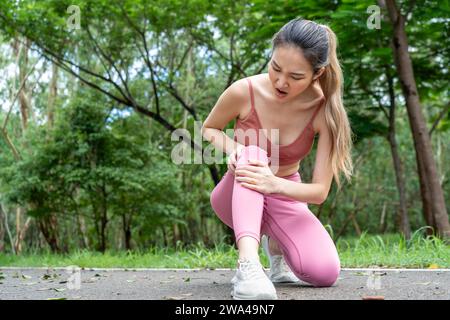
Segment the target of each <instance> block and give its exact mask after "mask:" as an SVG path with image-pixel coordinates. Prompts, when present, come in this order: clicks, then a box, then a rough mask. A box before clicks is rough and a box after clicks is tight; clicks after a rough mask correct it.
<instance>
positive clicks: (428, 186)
mask: <svg viewBox="0 0 450 320" xmlns="http://www.w3.org/2000/svg"><path fill="white" fill-rule="evenodd" d="M386 8H387V11H388V13H389V18H390V20H391V23H392V26H393V32H394V34H393V40H392V46H393V51H394V60H395V64H396V67H397V70H398V74H399V79H400V83H401V87H402V91H403V95H404V97H405V101H406V107H407V111H408V117H409V123H410V126H411V130H412V135H413V140H414V147H415V150H416V158H417V162H418V169H419V178H420V180H421V182H422V183H421V188H424V189H422V191H425V193H424V192H422V201H423V204H424V213H425V216H426V217H427V216H429V215H431V216H432V217H433V218H434V220H435V222H436V228H437V230H436V231H437V233H438V235H439V236H441V237H443V238H444V239H445V240H448V239H449V238H450V224H449V221H448V213H447V209H446V207H445V200H444V193H443V191H442V187H441V184H440V181H439V177H438V174H437V169H436V162H435V160H434V158H433V150H432V147H431V139H430V135H429V133H428V129H427V126H426V122H425V118H424V115H423V113H422V110H421V105H420V101H419V95H418V92H417V87H416V82H415V79H414V72H413V67H412V62H411V58H410V56H409V52H408V39H407V36H406V31H405V17H404V16H403V15H402V14H401V13H400V12H399V10H398V8H397V5H396V3H395V1H394V0H386ZM422 170H423V172H421V171H422ZM428 210H430V211H431V213H430V212H428Z"/></svg>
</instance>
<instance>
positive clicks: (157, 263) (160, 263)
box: [0, 232, 450, 269]
mask: <svg viewBox="0 0 450 320" xmlns="http://www.w3.org/2000/svg"><path fill="white" fill-rule="evenodd" d="M336 245H337V248H338V252H339V256H340V258H341V266H342V267H344V268H354V267H374V266H379V267H385V268H400V267H401V268H450V246H448V245H446V244H445V243H444V242H443V241H442V240H440V239H439V238H436V237H423V236H422V235H421V234H420V233H419V232H416V233H415V234H414V235H413V237H412V238H411V240H409V241H406V240H405V239H404V238H403V237H402V236H400V235H398V234H391V235H383V236H379V235H368V234H366V233H363V234H362V236H361V237H360V238H342V239H339V240H338V242H337V244H336ZM260 256H261V262H262V263H263V265H264V266H268V260H267V257H266V256H265V255H264V253H263V252H262V251H261V255H260ZM236 260H237V251H236V250H235V248H234V247H233V246H230V245H226V244H218V245H216V246H215V247H214V248H212V249H206V248H204V247H203V246H202V245H201V244H197V245H194V246H189V247H184V246H182V245H180V246H179V247H177V249H164V248H150V249H148V250H146V251H145V252H142V251H139V250H137V251H127V252H125V251H121V252H112V251H108V252H106V253H104V254H102V253H99V252H93V251H85V250H79V251H75V252H72V253H70V254H65V255H56V254H52V253H48V252H47V253H26V254H23V255H20V256H14V255H6V254H0V266H1V267H66V266H70V265H76V266H79V267H82V268H83V267H84V268H92V267H97V268H114V267H121V268H131V269H132V268H234V267H235V265H236Z"/></svg>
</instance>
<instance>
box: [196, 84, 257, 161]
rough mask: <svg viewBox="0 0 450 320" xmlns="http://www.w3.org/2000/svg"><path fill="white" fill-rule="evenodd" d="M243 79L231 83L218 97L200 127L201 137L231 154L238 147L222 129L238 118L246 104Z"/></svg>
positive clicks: (246, 94) (246, 98)
mask: <svg viewBox="0 0 450 320" xmlns="http://www.w3.org/2000/svg"><path fill="white" fill-rule="evenodd" d="M244 80H245V79H241V80H237V81H236V82H234V83H232V84H231V85H230V86H229V87H228V88H227V89H226V90H225V91H224V92H223V93H222V94H221V96H220V97H219V99H218V100H217V103H216V105H215V106H214V108H213V109H212V110H211V112H210V113H209V115H208V117H207V118H206V120H205V121H204V122H203V126H202V130H201V131H202V136H203V137H204V138H205V139H206V140H208V141H209V142H211V143H212V144H213V145H214V146H215V147H216V148H217V149H219V150H222V151H223V152H225V153H226V154H228V155H229V154H231V153H232V152H233V151H234V150H236V148H237V147H238V146H239V145H240V144H239V143H238V142H236V141H234V140H233V139H231V138H230V137H229V136H227V135H226V134H225V132H224V131H223V128H225V126H226V125H227V124H228V123H229V122H230V121H231V120H233V119H235V118H236V117H238V116H239V115H240V113H241V110H242V109H243V107H244V106H245V104H246V103H249V102H248V99H249V98H248V90H247V85H246V83H244Z"/></svg>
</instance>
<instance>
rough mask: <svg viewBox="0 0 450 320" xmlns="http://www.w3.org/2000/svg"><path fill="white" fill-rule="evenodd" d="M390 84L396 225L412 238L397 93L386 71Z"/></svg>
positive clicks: (390, 127) (405, 235)
mask: <svg viewBox="0 0 450 320" xmlns="http://www.w3.org/2000/svg"><path fill="white" fill-rule="evenodd" d="M386 76H387V78H388V85H389V98H390V108H389V134H388V141H389V145H390V147H391V153H392V160H393V162H394V172H395V181H396V183H397V189H398V194H399V201H400V203H399V208H398V211H397V215H396V226H397V228H398V230H399V231H400V232H401V233H402V234H403V235H404V237H405V239H407V240H409V239H410V238H411V227H410V224H409V218H408V210H407V208H406V190H405V178H404V174H403V166H402V162H401V160H400V155H399V153H398V148H397V140H396V133H395V132H396V131H395V108H396V105H395V93H394V83H393V79H392V77H391V75H390V74H389V73H388V72H386Z"/></svg>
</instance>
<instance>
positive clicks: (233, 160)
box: [227, 144, 245, 174]
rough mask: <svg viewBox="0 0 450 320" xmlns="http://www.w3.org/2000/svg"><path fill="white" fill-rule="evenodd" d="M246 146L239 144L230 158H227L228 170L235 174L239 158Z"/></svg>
mask: <svg viewBox="0 0 450 320" xmlns="http://www.w3.org/2000/svg"><path fill="white" fill-rule="evenodd" d="M244 148H245V146H244V145H241V144H239V145H238V146H237V147H236V149H235V150H234V151H233V152H232V153H231V154H230V155H229V156H228V158H227V166H228V169H229V170H230V171H231V172H232V173H233V174H234V172H235V170H236V163H237V160H238V159H239V156H240V155H241V152H242V149H244Z"/></svg>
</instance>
